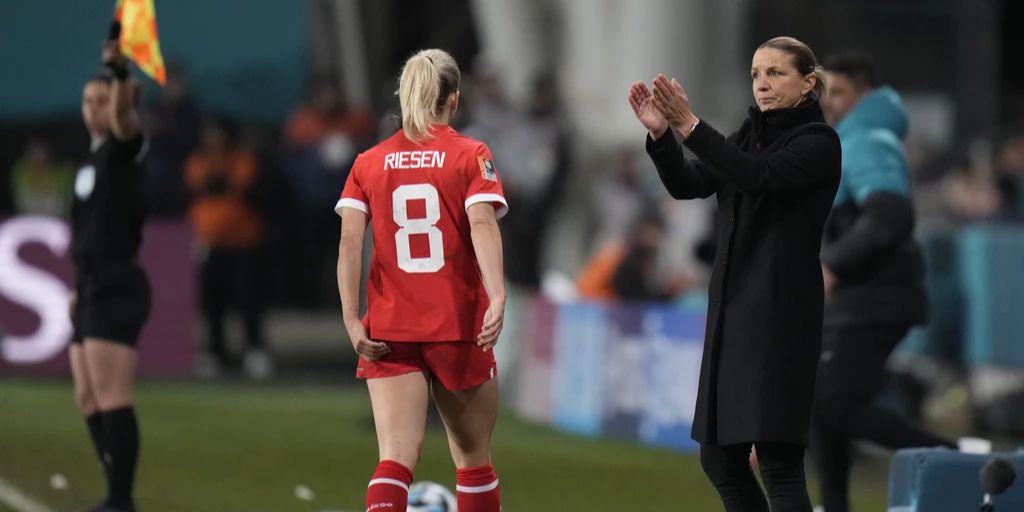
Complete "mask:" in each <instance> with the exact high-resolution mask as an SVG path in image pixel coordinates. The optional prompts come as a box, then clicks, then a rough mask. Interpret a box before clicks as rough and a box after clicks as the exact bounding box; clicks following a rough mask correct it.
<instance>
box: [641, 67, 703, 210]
mask: <svg viewBox="0 0 1024 512" xmlns="http://www.w3.org/2000/svg"><path fill="white" fill-rule="evenodd" d="M628 99H629V105H630V107H632V108H633V114H634V115H636V118H637V120H638V121H640V124H641V125H643V126H644V128H647V132H648V134H647V154H648V155H650V157H651V160H653V161H654V166H655V167H656V168H657V169H658V176H659V177H660V178H661V182H662V183H664V184H665V189H666V190H668V193H669V194H670V195H671V196H672V197H674V198H676V199H694V198H698V197H708V196H710V195H711V194H714V193H715V192H716V191H717V190H718V182H717V180H715V179H714V176H712V175H711V174H710V173H709V172H708V171H707V169H706V168H705V166H703V164H700V163H699V162H690V161H687V159H686V156H685V155H683V150H682V148H681V147H679V143H678V142H676V138H675V135H674V134H673V133H672V130H671V129H669V124H668V121H667V120H666V119H665V117H664V116H662V115H661V113H660V112H659V111H658V110H657V109H656V108H654V105H653V100H654V97H653V95H652V94H651V91H650V89H648V88H647V84H645V83H643V82H634V83H633V84H632V85H631V86H630V87H629V97H628Z"/></svg>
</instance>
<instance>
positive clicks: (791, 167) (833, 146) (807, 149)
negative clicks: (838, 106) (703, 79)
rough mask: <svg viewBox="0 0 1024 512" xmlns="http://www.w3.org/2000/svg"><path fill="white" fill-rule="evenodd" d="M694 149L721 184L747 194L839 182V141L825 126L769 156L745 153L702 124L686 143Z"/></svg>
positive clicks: (794, 140) (807, 133)
mask: <svg viewBox="0 0 1024 512" xmlns="http://www.w3.org/2000/svg"><path fill="white" fill-rule="evenodd" d="M685 144H686V147H688V148H690V149H691V150H692V151H693V152H694V153H695V154H696V155H697V156H698V157H700V159H701V160H703V161H704V162H706V163H707V164H709V168H710V169H711V171H712V172H713V173H714V174H715V175H716V176H717V177H718V178H719V179H721V180H723V181H727V182H730V183H732V184H733V185H735V186H736V188H738V189H740V190H742V191H744V192H747V193H752V194H756V193H760V192H766V191H771V190H783V189H787V188H796V187H804V186H807V185H812V184H815V183H819V182H823V181H827V180H832V179H836V178H837V175H835V174H833V173H832V172H830V169H831V168H834V169H835V170H837V171H838V169H839V165H840V146H839V139H838V137H837V136H836V135H835V132H832V131H831V130H830V129H829V128H827V127H825V126H824V125H823V126H822V128H821V129H820V130H813V131H811V130H809V131H807V132H806V133H805V134H803V135H800V136H798V137H796V138H794V139H793V141H792V142H791V143H790V144H789V145H788V146H786V147H784V148H782V149H780V150H778V151H775V152H773V153H770V154H768V155H765V156H755V155H751V154H749V153H745V152H743V151H741V150H740V149H739V148H738V147H736V146H735V145H733V144H730V143H729V142H727V141H726V139H725V137H724V136H722V134H721V133H719V132H718V131H717V130H715V129H714V128H713V127H711V126H710V125H709V124H707V123H705V122H703V121H701V122H700V123H699V124H698V125H697V127H696V128H695V129H694V130H693V133H691V134H690V136H689V137H687V139H686V142H685Z"/></svg>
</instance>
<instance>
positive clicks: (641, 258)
mask: <svg viewBox="0 0 1024 512" xmlns="http://www.w3.org/2000/svg"><path fill="white" fill-rule="evenodd" d="M665 241H666V232H665V220H664V219H663V218H662V216H661V214H660V213H659V212H658V211H657V210H656V209H648V210H646V211H645V212H644V213H643V214H642V215H641V216H640V218H639V219H637V220H636V221H634V223H633V226H632V229H630V230H628V231H627V232H623V233H622V235H621V236H620V237H618V238H615V239H613V240H610V241H608V242H607V243H605V244H604V246H603V247H602V248H601V249H600V250H598V251H597V253H596V254H594V256H593V257H592V258H591V259H590V261H589V262H588V263H587V264H586V265H585V266H584V267H583V269H582V270H581V271H580V273H579V275H578V277H577V280H576V285H577V288H578V290H579V296H580V298H583V299H603V300H608V299H621V300H625V301H642V302H652V301H667V300H671V299H672V298H673V297H676V296H678V295H679V294H680V293H682V292H683V291H684V290H685V289H686V287H687V286H688V285H689V284H691V283H692V279H691V278H690V277H689V276H687V275H685V274H681V273H680V274H676V275H674V276H673V277H672V278H671V279H668V280H665V279H661V277H662V276H661V275H660V272H658V268H659V265H658V262H659V260H660V259H661V252H662V250H663V249H664V247H665Z"/></svg>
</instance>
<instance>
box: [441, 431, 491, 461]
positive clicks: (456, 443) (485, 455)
mask: <svg viewBox="0 0 1024 512" xmlns="http://www.w3.org/2000/svg"><path fill="white" fill-rule="evenodd" d="M451 441H452V442H451V449H452V461H453V462H455V465H456V466H457V467H460V468H463V467H475V466H481V465H484V464H487V463H488V461H490V459H491V446H490V444H491V443H490V442H489V440H488V439H487V438H474V437H472V436H451Z"/></svg>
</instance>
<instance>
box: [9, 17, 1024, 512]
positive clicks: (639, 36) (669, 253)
mask: <svg viewBox="0 0 1024 512" xmlns="http://www.w3.org/2000/svg"><path fill="white" fill-rule="evenodd" d="M107 3H111V2H100V1H89V2H55V1H52V0H46V1H41V2H37V1H28V0H11V1H8V2H5V4H4V6H3V15H2V16H0V34H3V35H2V36H0V38H2V40H3V42H4V43H6V44H3V45H0V62H3V68H4V69H5V70H7V71H6V73H5V79H4V81H3V83H4V85H3V87H2V89H0V91H2V93H0V219H2V220H0V336H3V343H2V345H0V354H2V357H0V375H2V376H3V378H2V379H0V417H2V418H3V419H2V420H0V484H2V485H0V493H5V492H10V489H15V490H16V491H17V492H20V493H23V494H25V495H27V496H30V497H32V498H33V499H34V500H36V501H38V502H40V503H43V504H45V506H46V507H48V509H52V510H74V507H75V506H82V505H84V504H86V503H88V502H89V500H90V498H92V497H94V495H96V494H98V492H99V488H100V487H99V480H100V478H99V474H98V473H99V472H98V471H96V468H95V467H93V463H92V458H91V456H90V455H89V453H88V445H87V442H86V436H85V430H84V428H82V425H81V421H80V420H79V419H78V417H77V415H76V414H75V412H74V407H73V403H72V398H71V386H70V382H69V380H68V378H67V375H66V374H67V365H66V362H65V356H64V350H65V348H66V342H67V335H68V333H69V331H68V329H69V326H68V325H67V320H66V317H65V316H64V312H65V297H64V294H65V291H66V290H67V286H68V285H69V284H70V283H71V282H72V281H71V279H72V275H71V269H70V265H69V263H68V262H67V257H66V256H67V255H66V250H67V242H68V239H67V237H68V233H67V228H66V226H65V224H64V222H63V220H61V217H62V215H64V214H65V213H66V207H67V199H66V198H67V197H68V190H69V183H70V178H69V176H70V175H71V173H73V171H74V170H75V169H76V168H77V164H78V163H79V162H81V160H82V158H83V157H84V155H85V154H86V151H87V148H88V138H87V135H86V133H85V130H84V129H83V128H82V126H81V121H80V118H79V114H78V101H79V96H80V89H81V85H82V83H83V81H84V80H85V79H86V78H87V77H88V76H89V75H91V74H92V73H93V72H95V71H96V69H97V68H98V66H97V63H98V55H99V52H98V49H99V42H100V40H101V38H102V37H103V35H104V34H105V30H106V25H107V24H108V23H109V19H110V7H111V6H108V5H107ZM157 12H158V22H159V30H160V36H161V44H162V46H163V51H164V56H165V58H166V59H167V61H168V63H169V65H170V68H171V73H170V75H171V78H170V80H171V83H170V85H169V86H168V87H167V88H165V89H163V90H160V89H158V88H157V87H156V86H155V85H154V84H153V83H151V82H148V81H147V82H145V86H146V87H145V93H144V100H143V103H144V108H143V112H144V116H143V120H144V122H145V124H146V126H147V129H148V131H149V132H150V134H151V135H152V137H153V138H152V142H153V147H152V150H151V152H150V161H149V162H148V164H149V165H148V170H147V172H148V175H147V182H148V184H149V186H148V194H149V202H150V205H151V209H152V213H153V216H152V220H151V222H150V224H149V226H147V232H146V245H145V247H144V250H143V260H144V262H145V264H146V266H147V268H148V269H149V272H150V276H151V279H152V280H153V281H154V289H155V293H156V308H155V310H154V311H155V313H154V315H153V318H152V320H151V322H150V325H149V326H148V327H147V330H146V332H145V337H144V341H143V343H142V345H141V347H142V349H141V354H142V361H143V363H142V364H143V368H142V374H143V376H144V382H143V384H142V386H141V391H140V399H139V402H140V410H141V417H142V421H143V422H144V433H145V438H144V440H143V443H144V452H143V460H142V466H141V473H140V489H139V499H140V505H141V506H143V507H144V508H146V509H147V510H160V511H163V510H231V511H233V510H268V511H271V510H273V511H278V510H303V511H304V510H309V511H325V510H356V509H358V508H359V506H358V504H359V503H360V502H361V499H362V498H361V497H362V489H363V487H364V485H365V484H364V481H365V477H366V473H367V471H369V468H370V467H371V465H372V462H373V461H374V458H375V449H374V448H375V447H374V441H373V435H372V428H371V424H370V417H369V407H368V401H367V399H366V396H365V391H364V390H363V388H362V387H361V386H359V385H358V384H356V382H355V381H354V380H353V379H352V378H351V375H352V369H353V367H354V363H355V358H354V355H353V354H352V351H351V349H350V346H349V344H348V343H347V340H346V339H345V337H344V336H345V335H344V330H343V329H342V328H341V323H340V315H339V307H338V299H337V293H336V287H335V281H334V277H333V274H334V258H335V256H336V247H337V221H336V220H335V217H334V214H333V211H332V207H333V204H334V202H335V199H336V198H337V195H338V192H339V191H340V188H341V184H342V183H343V181H344V178H345V174H346V173H347V170H348V164H349V163H350V162H351V159H352V158H353V157H354V155H355V153H356V152H357V151H358V150H360V149H361V148H365V147H367V146H368V145H371V144H372V143H373V142H375V141H376V140H377V139H378V138H379V137H381V136H386V135H387V134H389V133H391V131H392V130H394V129H395V120H394V119H395V118H394V114H395V103H396V101H395V97H394V96H393V91H394V88H395V76H396V73H397V70H398V69H399V68H400V65H401V62H402V61H403V60H404V58H405V57H407V56H408V55H409V54H410V53H411V52H412V51H414V50H416V49H419V48H425V47H441V48H446V49H448V50H450V51H451V52H452V53H453V54H454V55H455V57H456V58H457V59H458V61H459V63H460V64H461V66H462V68H463V73H464V84H463V90H464V102H463V107H464V108H463V110H462V111H461V112H460V116H459V119H458V121H457V123H458V127H459V128H460V129H463V130H465V131H467V132H468V133H471V134H473V135H474V136H477V137H479V138H482V139H483V140H485V141H486V142H488V144H489V145H490V146H491V148H492V149H493V150H494V154H495V158H496V163H497V164H498V168H499V171H500V172H502V174H503V178H504V180H505V182H506V188H507V192H508V194H509V199H510V202H511V203H512V211H513V212H514V214H513V215H510V216H509V218H508V219H507V221H505V222H503V226H502V228H503V236H504V238H505V243H506V250H507V267H508V268H507V274H508V278H509V281H510V283H511V284H512V285H513V289H514V290H515V291H514V293H513V297H512V300H511V301H510V306H509V313H508V315H509V319H508V322H507V327H506V333H505V334H504V335H503V339H502V342H501V344H500V345H499V349H500V350H499V361H500V366H501V378H502V379H503V386H504V397H505V398H504V400H505V403H506V405H507V411H506V413H505V414H504V416H503V417H502V419H501V421H500V426H499V429H498V432H497V433H496V447H495V459H496V463H497V464H498V467H499V469H500V471H501V474H502V482H503V488H504V489H505V491H504V493H503V494H504V495H505V508H506V509H507V510H512V511H515V510H538V511H540V510H654V509H658V507H662V508H664V507H671V508H673V509H676V508H679V507H680V506H681V505H684V504H685V509H687V510H706V509H713V507H714V506H715V505H714V503H715V502H716V501H715V496H714V492H713V490H712V489H711V487H710V485H708V484H707V483H706V481H705V479H704V477H703V475H702V474H701V473H700V470H699V467H698V465H697V463H696V459H695V458H694V457H693V456H692V450H693V448H694V447H693V445H692V444H691V443H690V442H689V440H688V435H687V433H688V430H689V418H688V415H689V414H691V412H692V400H693V395H694V388H693V383H694V382H695V378H696V371H697V368H698V366H697V363H698V362H699V357H700V343H699V342H700V339H701V336H702V332H701V330H702V323H703V322H702V315H703V303H702V301H703V300H704V298H703V293H702V290H703V289H704V283H705V280H706V276H707V272H708V269H707V266H706V263H704V261H703V252H702V242H703V238H704V236H705V235H706V234H707V232H708V230H709V227H710V223H711V222H712V219H713V215H712V213H711V211H710V209H709V204H707V203H701V202H687V203H674V202H670V201H668V200H667V195H665V194H664V193H663V192H662V191H661V190H660V188H659V186H658V183H657V180H655V179H654V178H653V176H654V173H653V169H652V168H651V166H650V165H649V163H648V162H647V161H646V158H645V157H644V155H643V153H642V144H641V140H642V130H641V129H639V128H638V127H637V126H636V123H635V121H633V119H632V118H631V113H630V112H629V111H628V108H627V106H626V102H625V101H624V97H625V90H626V86H627V85H628V83H629V82H631V81H633V80H636V79H645V78H649V77H651V76H653V75H654V74H655V73H657V72H665V73H666V74H669V75H672V76H678V77H680V79H681V80H682V81H683V83H684V84H686V86H687V89H688V91H690V95H691V98H692V99H693V101H694V105H695V108H696V109H698V112H699V114H700V115H701V116H702V117H704V118H706V119H708V120H710V121H711V122H712V123H714V124H716V125H718V126H733V125H736V124H737V123H738V120H739V119H740V118H741V116H742V115H743V109H742V108H737V105H742V104H743V102H745V101H746V99H747V98H749V94H750V93H749V84H748V82H747V78H746V71H745V70H746V66H747V62H748V60H749V56H750V54H751V52H752V50H753V48H755V47H756V45H757V44H758V43H759V42H761V41H763V40H765V39H767V38H768V37H770V36H774V35H778V34H789V35H793V36H796V37H798V38H800V39H802V40H804V41H806V42H808V43H809V44H810V45H811V46H812V47H813V48H814V49H815V51H816V52H817V53H818V56H819V58H820V57H823V56H824V55H826V54H828V53H830V52H832V51H836V50H840V49H845V48H861V49H864V50H866V51H868V52H870V53H871V54H872V55H873V56H874V58H875V61H876V65H877V67H878V71H879V75H880V77H881V79H882V81H883V82H885V83H890V84H892V85H893V86H895V87H896V88H897V89H898V90H899V91H900V92H901V93H902V94H903V95H904V98H905V100H906V102H907V105H908V107H909V112H910V118H911V127H912V128H911V133H910V137H909V139H908V141H907V146H908V154H909V155H910V157H911V163H912V172H913V182H914V196H915V197H914V198H915V201H916V205H917V208H918V218H919V223H918V231H917V232H918V236H919V238H920V239H921V240H922V241H923V243H924V244H925V247H926V253H927V255H928V259H929V276H930V287H931V299H932V309H933V319H934V320H933V322H932V323H931V324H930V325H929V326H927V327H926V328H923V329H919V330H918V331H916V332H914V333H913V334H912V335H911V337H910V339H908V340H907V342H905V343H904V346H903V347H902V348H901V351H900V353H899V354H898V355H897V357H895V358H894V360H893V362H892V366H893V370H894V378H893V385H892V389H891V391H890V392H889V393H888V394H887V396H886V397H885V400H886V402H887V403H889V404H890V405H891V406H892V407H894V408H898V409H900V410H902V411H904V412H906V413H907V414H915V415H916V414H921V415H922V417H923V419H924V420H925V421H928V422H930V423H932V424H933V425H934V426H936V427H937V428H939V429H941V430H942V431H944V432H946V433H948V434H950V435H964V434H979V435H985V436H990V437H993V438H995V439H996V440H997V446H999V447H1002V448H1010V447H1013V446H1016V445H1017V444H1018V443H1019V440H1020V438H1021V437H1022V435H1024V348H1022V344H1020V343H1019V341H1020V339H1021V336H1020V334H1019V333H1021V332H1022V329H1021V328H1022V327H1024V325H1022V324H1024V319H1022V317H1021V316H1020V315H1019V313H1018V310H1019V307H1020V306H1019V305H1020V304H1022V303H1024V291H1022V290H1024V287H1022V286H1020V285H1021V283H1024V265H1022V264H1021V261H1022V258H1021V256H1022V254H1024V228H1022V226H1021V220H1022V219H1024V203H1022V200H1021V198H1022V194H1024V125H1022V123H1021V121H1022V119H1024V71H1022V68H1021V67H1020V66H1019V65H1018V64H1017V63H1016V62H1015V59H1014V57H1015V56H1016V53H1015V50H1016V49H1017V48H1020V47H1022V43H1024V41H1022V37H1024V36H1022V35H1021V34H1020V33H1019V31H1015V30H1014V28H1015V26H1016V24H1018V23H1019V22H1020V21H1021V20H1022V19H1024V16H1022V14H1024V8H1022V7H1021V5H1019V3H1017V2H1013V1H1011V0H1005V1H996V0H981V1H978V0H971V1H968V0H945V1H924V0H919V1H918V0H908V1H904V2H899V3H894V2H882V1H875V0H871V1H854V0H829V1H812V0H788V1H787V0H770V1H761V2H752V1H745V0H726V1H712V0H686V1H673V0H643V1H631V2H626V1H621V0H601V1H593V0H530V1H523V2H502V1H500V0H477V1H457V0H445V1H441V0H431V1H421V2H401V1H395V0H391V1H372V0H362V1H360V0H317V1H309V2H275V1H272V0H258V1H256V0H254V1H250V2H246V3H245V4H244V6H242V5H239V4H238V3H236V2H230V1H226V0H205V1H203V2H199V1H194V0H189V1H174V2H170V1H162V2H161V1H158V2H157ZM214 127H220V129H221V130H223V131H224V132H227V133H229V134H230V135H232V136H234V137H233V138H234V139H235V140H237V145H236V147H235V148H234V150H235V151H237V152H239V153H242V154H245V155H247V157H251V158H254V159H255V161H256V162H258V165H257V169H258V171H257V172H258V176H259V177H258V180H257V185H256V186H255V187H254V189H253V191H252V194H251V195H250V197H251V199H250V200H251V205H250V206H251V207H252V209H251V212H250V213H251V214H252V215H253V216H255V217H256V218H257V219H258V221H259V222H260V223H261V224H262V226H263V233H264V242H263V243H262V244H260V245H259V246H258V247H252V248H250V250H251V256H252V258H251V259H252V261H255V262H258V264H256V265H253V266H252V268H249V269H246V270H245V272H248V273H243V274H242V278H243V279H244V280H245V281H247V282H250V283H251V282H258V283H259V284H260V286H259V287H257V288H252V289H248V288H244V287H239V286H234V287H232V286H231V285H226V286H229V287H231V291H232V292H234V293H235V294H236V295H237V294H244V293H247V292H251V293H255V294H258V296H259V297H261V298H263V299H264V301H263V302H264V305H265V306H266V307H265V309H264V314H262V315H261V316H262V320H263V323H264V326H265V333H264V337H265V339H266V343H267V347H268V351H269V353H270V354H271V355H272V358H273V362H274V371H273V372H272V373H268V372H265V371H264V372H255V373H253V372H246V371H245V370H246V369H247V368H244V367H240V368H228V369H226V370H223V371H220V372H211V371H210V366H209V363H210V361H209V360H208V359H209V358H208V357H207V355H206V351H205V347H206V341H207V339H206V338H207V335H206V330H205V329H204V327H203V316H202V314H201V308H200V301H199V297H198V293H199V289H200V288H201V283H200V279H201V275H200V268H201V267H202V262H203V258H204V254H205V248H204V247H203V244H202V243H200V241H198V240H197V239H196V237H195V236H194V232H193V228H194V226H193V225H192V221H193V220H194V219H195V217H194V216H190V215H189V210H190V207H192V206H194V205H193V203H192V202H191V200H190V193H189V187H188V186H187V184H186V183H185V181H186V180H185V178H184V176H185V174H186V171H185V168H186V166H187V162H188V159H189V156H190V155H191V154H193V153H196V152H202V151H204V150H207V149H208V148H207V147H206V145H207V144H208V143H209V142H208V140H207V136H206V134H207V133H208V132H209V131H210V130H211V129H214ZM651 205H654V209H656V210H657V213H658V214H659V215H660V216H661V217H662V218H663V219H664V224H665V227H664V233H663V235H664V239H663V241H662V243H661V244H660V245H659V250H660V256H659V258H658V261H657V262H656V263H655V264H652V265H651V266H650V268H645V269H644V271H645V272H650V275H651V276H652V277H654V278H655V279H654V280H655V281H659V282H664V283H670V284H671V286H668V287H667V288H666V289H665V290H660V291H663V292H666V293H667V294H668V295H671V296H672V299H671V300H669V301H659V302H658V303H653V302H632V301H621V300H617V299H616V298H614V297H611V298H607V299H606V300H602V301H592V300H585V299H586V298H587V296H588V294H587V293H586V289H587V284H588V283H587V278H586V272H583V270H585V269H589V268H592V267H593V266H594V265H598V266H600V264H601V261H603V258H604V257H606V256H607V255H608V254H609V249H608V248H609V247H612V248H614V247H616V246H617V245H619V244H626V243H629V240H630V232H631V231H632V228H633V226H634V222H635V219H636V218H637V217H639V216H642V214H643V213H644V212H646V211H647V210H649V209H650V208H651ZM611 252H614V251H611ZM581 290H583V291H584V293H582V295H583V296H582V297H581V293H580V291H581ZM243 338H245V333H244V329H242V328H241V322H240V321H238V320H237V319H234V318H232V319H231V321H230V322H229V339H230V341H231V342H232V344H233V345H235V346H236V348H237V349H239V350H241V346H242V345H243V344H244V343H243V341H242V340H243ZM862 452H863V454H864V460H865V463H864V464H863V465H862V466H859V467H858V470H857V474H856V478H855V489H856V493H855V503H856V504H857V505H859V506H860V507H862V509H864V510H879V509H881V508H883V506H884V505H883V504H884V501H885V494H886V483H885V479H886V472H887V464H888V457H887V456H885V455H883V454H881V453H880V452H878V451H877V450H874V449H872V447H870V446H865V447H863V450H862ZM449 464H450V463H449V462H447V454H446V451H445V446H444V442H443V439H442V436H441V434H440V433H439V430H438V429H437V428H436V425H435V428H434V429H433V430H432V433H431V435H430V438H429V439H428V443H427V447H426V449H425V454H424V461H423V463H422V465H421V466H420V468H418V470H417V477H418V479H429V480H436V481H439V482H442V483H446V484H448V485H450V484H451V483H452V482H451V480H452V477H451V473H452V472H451V471H450V468H449ZM56 475H59V476H62V477H64V479H65V480H66V482H67V485H66V486H62V485H60V478H57V479H56V480H54V476H56ZM297 486H305V487H308V488H309V489H311V490H312V491H313V492H314V494H315V496H314V497H313V498H312V499H311V500H310V499H302V498H299V497H298V494H301V495H303V496H305V497H306V498H309V497H310V496H309V494H306V493H301V492H300V493H296V487H297ZM8 487H9V488H10V489H7V488H8ZM3 506H4V505H2V504H0V510H3ZM44 510H46V509H44Z"/></svg>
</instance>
